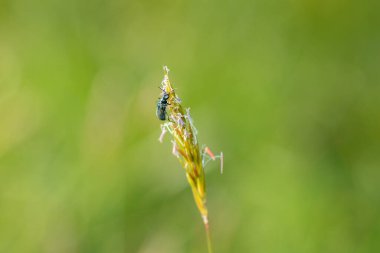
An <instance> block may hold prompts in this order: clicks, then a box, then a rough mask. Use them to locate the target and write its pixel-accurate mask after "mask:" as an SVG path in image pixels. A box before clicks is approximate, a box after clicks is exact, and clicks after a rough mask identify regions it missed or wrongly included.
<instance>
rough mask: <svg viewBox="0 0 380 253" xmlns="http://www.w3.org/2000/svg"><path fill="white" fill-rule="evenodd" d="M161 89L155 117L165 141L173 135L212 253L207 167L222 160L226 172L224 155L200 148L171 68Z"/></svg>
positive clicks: (160, 139)
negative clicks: (206, 177) (205, 168)
mask: <svg viewBox="0 0 380 253" xmlns="http://www.w3.org/2000/svg"><path fill="white" fill-rule="evenodd" d="M160 89H161V90H162V94H161V97H160V99H159V100H158V102H157V110H156V115H157V117H158V119H159V120H162V121H165V123H163V124H161V130H162V132H161V135H160V138H159V141H160V142H162V141H163V138H164V135H165V134H166V133H168V132H169V134H170V135H171V136H172V141H171V142H172V144H173V149H172V153H173V155H174V156H176V157H177V158H178V160H179V162H180V163H181V165H182V167H183V168H184V170H185V173H186V178H187V181H188V183H189V185H190V188H191V190H192V193H193V197H194V201H195V203H196V205H197V207H198V210H199V212H200V214H201V217H202V220H203V224H204V226H205V229H206V236H207V245H208V252H209V253H211V252H212V245H211V237H210V227H209V219H208V209H207V206H206V180H205V173H204V167H205V166H206V164H207V163H208V162H209V161H211V160H216V158H219V159H220V161H221V165H220V168H221V172H222V171H223V153H220V155H214V154H213V153H212V152H211V150H210V149H209V148H208V147H203V148H202V149H200V148H199V144H198V139H197V134H198V131H197V129H196V128H195V126H194V121H193V119H192V118H191V116H190V108H187V109H186V110H184V109H183V108H182V105H181V99H180V98H179V97H178V96H177V94H176V92H175V91H174V89H173V87H172V85H171V83H170V81H169V69H168V68H167V67H166V66H165V67H164V79H163V81H162V83H161V87H160Z"/></svg>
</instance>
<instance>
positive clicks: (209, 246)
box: [204, 220, 213, 253]
mask: <svg viewBox="0 0 380 253" xmlns="http://www.w3.org/2000/svg"><path fill="white" fill-rule="evenodd" d="M204 225H205V230H206V237H207V249H208V253H212V252H213V251H212V243H211V234H210V227H209V225H208V221H207V220H206V222H204Z"/></svg>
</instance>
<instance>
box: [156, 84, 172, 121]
mask: <svg viewBox="0 0 380 253" xmlns="http://www.w3.org/2000/svg"><path fill="white" fill-rule="evenodd" d="M162 92H163V95H162V97H161V98H160V99H159V100H158V102H157V110H156V115H157V118H158V119H159V120H166V107H167V106H168V105H169V103H168V99H169V93H167V92H166V91H165V90H164V89H162Z"/></svg>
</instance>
